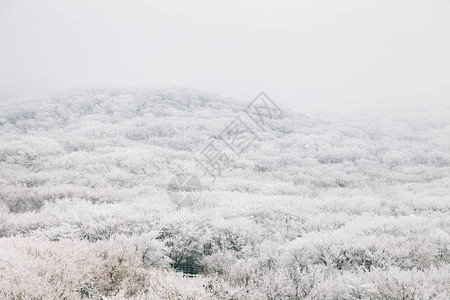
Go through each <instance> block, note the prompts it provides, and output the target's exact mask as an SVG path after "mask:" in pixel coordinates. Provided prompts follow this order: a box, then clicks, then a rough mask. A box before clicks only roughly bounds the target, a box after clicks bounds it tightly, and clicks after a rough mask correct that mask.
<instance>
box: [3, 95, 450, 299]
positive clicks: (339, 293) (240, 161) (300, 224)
mask: <svg viewBox="0 0 450 300" xmlns="http://www.w3.org/2000/svg"><path fill="white" fill-rule="evenodd" d="M245 105H246V103H245V102H238V101H235V100H232V99H223V98H221V97H218V96H215V95H208V94H202V93H199V92H197V91H193V90H187V89H170V90H135V89H132V90H127V89H85V90H73V91H68V92H65V93H61V94H56V95H53V96H49V97H46V98H37V99H26V100H22V101H21V102H19V104H18V102H17V101H15V102H11V103H8V102H6V103H2V104H0V253H1V257H0V298H1V299H124V298H129V299H442V300H444V299H450V275H449V274H450V118H449V116H450V106H439V107H438V106H435V107H426V108H424V107H415V106H408V107H395V108H394V107H390V108H370V107H367V108H361V109H356V108H354V107H353V108H351V109H349V110H347V109H340V110H334V109H332V108H330V109H328V110H327V109H325V108H324V109H316V110H315V109H308V110H307V111H305V112H301V113H300V112H295V111H293V110H291V109H290V108H288V107H283V111H284V113H285V116H284V117H283V118H281V119H274V120H271V122H270V130H267V131H266V132H261V133H259V139H258V140H256V141H255V142H254V143H252V144H251V145H250V146H249V147H248V149H246V151H244V152H243V153H242V154H241V156H239V157H235V158H234V159H233V161H232V163H231V165H230V166H229V167H228V168H227V169H226V170H224V171H223V172H222V174H221V176H219V177H217V178H216V180H215V181H213V180H212V178H210V177H209V176H208V175H205V174H203V173H202V171H201V170H200V169H199V168H198V167H197V166H196V164H195V160H194V156H195V153H198V151H200V150H201V149H202V147H204V146H205V145H206V144H207V143H208V142H210V141H214V140H217V139H219V137H218V134H219V133H220V132H221V131H222V130H223V129H224V128H225V127H226V126H227V125H228V124H229V123H230V122H231V121H232V120H233V119H234V118H235V117H236V116H237V115H238V114H239V113H240V111H241V110H242V109H243V108H244V107H245ZM179 173H193V174H197V176H198V177H199V178H200V180H201V182H202V184H203V187H204V191H203V193H202V197H201V199H200V201H199V202H197V203H196V204H195V205H194V206H192V207H189V208H183V209H179V210H177V209H176V208H175V206H174V204H173V203H172V202H171V201H170V199H169V198H168V196H167V193H166V188H167V184H168V182H169V180H170V179H171V178H172V176H173V175H174V174H179ZM181 265H189V266H192V267H193V268H194V269H195V270H198V271H197V272H198V274H197V275H194V276H191V275H189V276H188V274H183V273H182V272H177V271H176V266H181Z"/></svg>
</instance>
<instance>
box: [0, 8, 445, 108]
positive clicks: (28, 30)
mask: <svg viewBox="0 0 450 300" xmlns="http://www.w3.org/2000/svg"><path fill="white" fill-rule="evenodd" d="M449 15H450V3H449V1H444V0H431V1H425V0H423V1H418V0H413V1H391V0H389V1H357V0H354V1H349V0H346V1H331V0H329V1H245V2H242V1H132V2H131V1H95V2H94V1H9V0H6V1H5V0H3V1H2V2H0V100H4V99H11V98H21V97H28V96H36V95H43V94H48V93H51V92H54V91H59V90H62V89H67V88H73V87H84V86H114V87H117V86H130V87H151V88H154V87H159V86H186V87H190V88H196V89H199V90H203V91H206V92H211V93H216V94H220V95H222V96H227V97H233V98H237V99H240V100H241V101H245V102H247V101H249V100H250V99H252V98H253V97H254V96H255V95H256V94H257V93H258V92H259V91H260V90H265V91H266V92H267V93H268V94H269V95H271V96H272V97H273V98H274V99H276V100H277V101H278V102H279V103H280V104H282V105H284V106H290V107H302V106H303V105H316V104H319V105H323V104H333V105H340V104H343V103H360V104H361V103H364V104H367V103H371V104H376V105H380V104H383V105H384V104H386V103H396V104H402V105H403V104H409V103H420V104H429V103H438V102H439V103H442V102H445V101H448V99H449V98H450V86H449V84H448V83H449V82H450V71H449V70H450V56H449V55H448V53H450V40H449V39H448V37H447V36H448V29H449V28H450V18H448V16H449Z"/></svg>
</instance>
